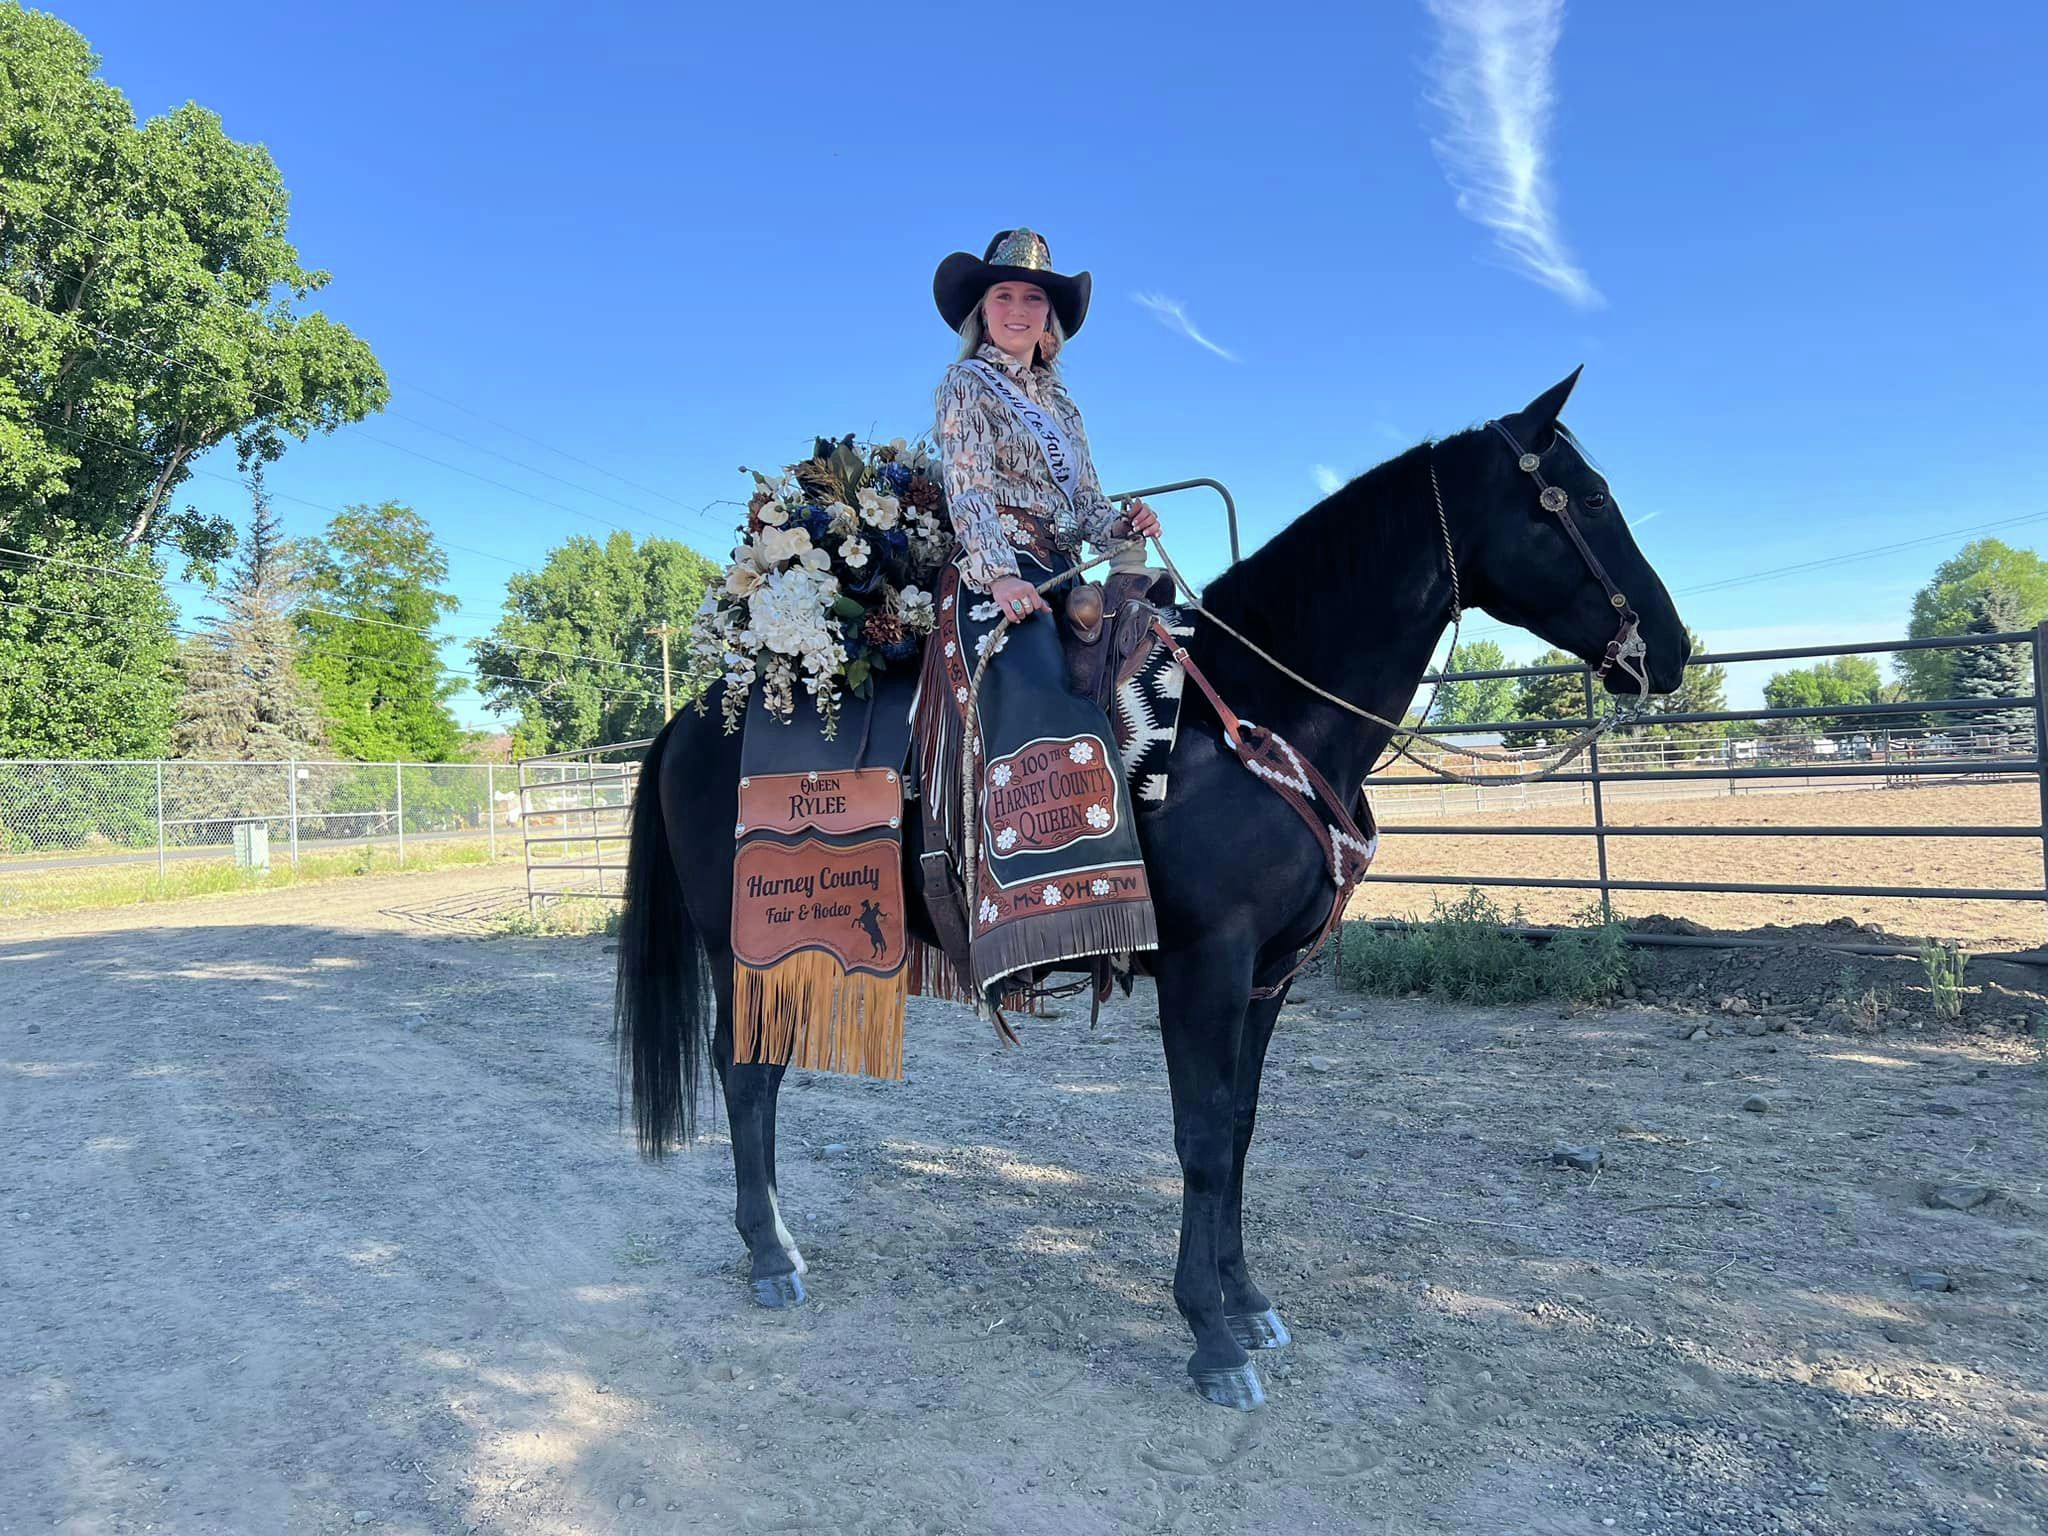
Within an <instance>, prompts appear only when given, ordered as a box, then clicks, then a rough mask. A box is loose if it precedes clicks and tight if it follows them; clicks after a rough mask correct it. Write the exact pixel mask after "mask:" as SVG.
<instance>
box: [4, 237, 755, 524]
mask: <svg viewBox="0 0 2048 1536" xmlns="http://www.w3.org/2000/svg"><path fill="white" fill-rule="evenodd" d="M28 212H29V213H30V215H31V216H33V217H36V218H41V219H47V220H48V221H50V222H51V223H53V224H61V225H63V227H64V228H66V229H68V230H70V231H71V232H72V233H73V234H77V235H82V236H83V237H84V238H86V239H87V240H90V241H92V242H93V243H94V244H95V245H98V246H100V247H101V248H102V249H105V250H110V251H111V250H115V249H116V248H115V246H114V243H113V241H112V240H111V239H110V238H108V237H107V236H105V235H96V234H94V233H93V232H92V231H91V230H89V229H85V228H83V227H81V226H79V225H77V224H74V223H72V222H71V221H70V220H69V219H66V218H61V217H59V216H58V215H57V214H54V213H52V212H50V211H49V210H48V209H46V208H32V209H29V210H28ZM188 237H189V236H188ZM119 254H122V255H126V256H132V257H133V258H134V260H135V261H136V262H137V263H138V264H139V265H141V266H143V267H146V268H147V267H152V266H153V265H154V264H153V263H151V262H150V261H149V259H148V258H147V257H146V256H144V255H143V254H142V252H141V251H139V250H138V251H132V252H131V251H121V252H120V253H119ZM191 286H192V288H193V290H194V291H195V292H197V293H198V294H199V297H200V300H201V302H202V303H205V304H217V305H221V306H223V307H225V308H227V309H230V310H233V311H234V312H235V313H237V314H246V313H248V311H247V309H246V308H245V307H243V306H240V305H236V304H233V303H231V302H229V301H228V300H227V299H225V298H223V297H222V296H220V295H219V294H217V293H215V292H213V291H211V290H209V289H208V288H207V286H206V285H205V284H204V283H201V282H199V281H197V280H193V281H192V283H191ZM36 307H37V308H42V306H40V305H38V306H36ZM44 313H45V314H56V311H54V310H49V309H45V310H44ZM58 318H59V319H71V318H73V317H71V316H65V315H59V316H58ZM87 329H95V328H94V327H91V326H89V325H88V327H87ZM98 334H104V333H98ZM111 339H113V340H116V341H123V342H125V338H121V337H114V338H111ZM138 345H139V344H138ZM150 355H152V356H154V355H155V354H150ZM160 360H163V361H168V360H167V359H160ZM385 377H386V379H387V380H389V381H390V382H392V383H393V384H396V383H397V380H396V379H393V378H392V377H391V375H389V374H386V375H385ZM407 387H408V388H411V389H414V390H416V391H417V392H418V393H420V394H423V395H426V396H427V397H429V398H430V399H434V400H439V401H440V402H441V403H442V404H444V405H448V406H452V407H453V408H454V409H456V410H458V411H461V412H462V413H463V414H464V415H466V416H474V417H475V418H476V419H477V420H478V421H481V422H484V423H485V424H487V425H489V426H492V427H495V428H496V429H497V430H498V431H500V432H505V433H509V434H510V435H512V436H513V437H517V438H521V439H523V440H525V441H526V442H529V443H532V444H533V445H534V446H535V447H538V448H544V449H546V450H547V451H548V452H549V453H552V454H555V455H556V456H558V457H560V458H564V459H568V460H569V461H570V462H572V463H575V464H580V465H582V466H583V467H585V468H586V469H593V470H595V471H597V473H599V474H601V475H604V476H606V477H608V478H610V479H613V480H616V481H618V482H619V483H620V484H621V485H626V486H630V487H632V488H633V489H634V490H636V491H639V492H641V493H642V494H643V495H647V496H652V497H654V498H655V499H656V500H657V501H665V502H668V503H669V504H670V505H671V506H674V507H678V508H680V509H681V510H683V511H685V512H688V513H689V514H690V515H691V516H693V517H697V518H702V519H704V520H705V521H706V522H710V521H711V518H710V516H709V508H710V507H713V506H717V505H719V504H720V503H719V502H717V501H713V502H709V503H706V505H705V506H703V507H693V506H691V505H690V503H688V502H687V501H684V500H683V499H682V498H681V497H678V496H673V495H671V494H669V493H668V492H666V491H662V490H657V489H656V488H655V487H653V486H648V485H642V484H640V483H639V482H638V481H636V480H631V479H628V478H627V477H626V476H624V475H621V474H619V473H617V472H616V471H614V470H610V469H607V468H606V467H605V466H604V465H602V464H599V463H596V462H594V461H593V460H590V459H586V458H583V457H581V456H580V455H577V454H573V453H570V452H569V451H568V450H567V449H564V448H557V447H556V446H555V445H554V444H552V443H549V442H547V441H546V440H545V439H542V438H538V437H535V436H533V435H532V434H531V433H529V432H523V431H521V430H520V429H519V428H517V427H511V426H507V425H505V424H504V423H503V422H499V421H494V420H493V419H492V418H490V417H489V416H486V415H484V414H483V413H482V412H481V411H477V410H473V409H471V408H470V407H469V406H466V405H463V404H462V403H460V402H459V401H456V400H451V399H449V398H448V397H447V396H445V395H441V394H437V393H435V392H434V391H433V390H430V389H426V388H423V387H421V386H418V385H408V386H407ZM257 397H258V398H259V399H272V397H269V396H265V395H262V394H260V392H259V393H258V396H257ZM272 403H274V404H277V405H284V402H283V401H278V400H274V399H272ZM285 408H286V409H290V407H289V406H285ZM385 414H387V415H389V416H391V417H393V418H395V419H396V420H399V421H407V422H411V423H412V424H413V425H414V426H417V427H421V428H424V429H425V430H426V431H429V432H432V433H435V434H436V435H438V436H441V437H445V438H448V439H450V440H451V441H453V442H457V443H460V444H462V445H463V446H464V447H466V448H472V449H474V450H475V451H477V452H478V453H482V454H488V455H489V456H490V457H492V458H497V459H503V460H504V461H505V462H506V463H508V464H511V465H514V466H515V467H517V468H519V469H523V470H526V471H527V472H528V473H529V474H536V475H540V476H541V477H542V478H544V479H548V480H553V481H554V482H555V483H556V484H558V485H565V486H567V487H569V488H570V489H571V490H575V491H581V492H583V493H584V494H585V495H587V496H595V497H597V498H598V499H599V500H600V501H609V502H610V503H611V504H612V505H614V506H617V507H623V508H624V509H625V510H626V511H628V512H631V513H633V514H634V515H635V516H638V517H653V518H655V519H656V520H657V521H663V522H668V521H670V520H669V519H666V518H663V517H661V516H660V514H659V513H653V512H649V511H647V510H646V509H645V508H642V507H636V506H634V505H632V504H631V503H630V502H624V501H620V500H619V499H618V498H617V497H615V496H611V495H608V494H607V493H606V492H603V491H599V490H595V489H593V488H591V487H589V486H585V485H579V484H577V483H576V482H575V481H573V480H568V479H565V478H563V477H562V476H560V475H556V474H553V473H551V472H550V471H548V470H545V469H541V468H540V467H538V466H537V465H533V464H528V463H526V462H525V461H523V460H520V459H515V458H513V457H511V456H510V455H509V454H505V453H500V452H499V451H498V450H497V449H495V448H488V447H485V446H484V445H483V444H482V443H477V442H472V441H471V440H470V439H468V438H466V437H462V436H460V435H459V434H457V433H454V432H450V431H448V430H447V429H446V428H445V427H438V426H435V425H434V424H433V423H432V422H430V421H427V420H425V419H423V418H421V417H418V416H414V415H412V414H410V413H409V412H406V411H399V410H393V409H391V408H389V407H386V411H385ZM365 435H370V434H365ZM373 440H374V441H380V442H381V441H386V440H385V439H378V438H374V437H373ZM390 446H396V445H390ZM672 526H676V527H681V526H682V525H681V524H679V523H678V524H672ZM714 526H715V525H714Z"/></svg>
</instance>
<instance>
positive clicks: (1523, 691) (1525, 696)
mask: <svg viewBox="0 0 2048 1536" xmlns="http://www.w3.org/2000/svg"><path fill="white" fill-rule="evenodd" d="M1530 665H1531V666H1537V667H1576V666H1580V665H1583V663H1581V662H1580V660H1579V658H1578V657H1576V656H1574V655H1572V653H1571V652H1569V651H1560V650H1555V649H1553V650H1548V651H1545V652H1544V653H1543V654H1542V655H1541V656H1538V657H1537V658H1536V659H1535V661H1533V662H1531V663H1530ZM1508 714H1509V715H1510V716H1511V717H1512V718H1514V719H1516V720H1583V719H1584V718H1585V715H1586V683H1585V679H1584V678H1583V677H1582V676H1580V674H1579V673H1577V672H1557V673H1552V674H1551V675H1549V676H1547V677H1525V678H1523V679H1522V683H1521V686H1520V687H1519V688H1518V689H1517V690H1516V691H1515V697H1514V701H1513V702H1512V703H1511V704H1510V705H1509V706H1508ZM1570 734H1571V731H1570V729H1568V728H1567V729H1561V730H1554V731H1510V732H1509V733H1508V736H1509V744H1510V745H1512V746H1517V747H1531V746H1534V745H1535V744H1536V743H1537V742H1538V741H1544V742H1555V741H1558V740H1560V739H1562V738H1564V737H1566V736H1569V735H1570Z"/></svg>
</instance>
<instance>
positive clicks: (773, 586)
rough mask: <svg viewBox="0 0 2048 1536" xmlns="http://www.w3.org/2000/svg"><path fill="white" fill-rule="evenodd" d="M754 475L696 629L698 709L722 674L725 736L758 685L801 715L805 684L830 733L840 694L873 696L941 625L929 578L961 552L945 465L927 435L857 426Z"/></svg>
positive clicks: (693, 660) (688, 672)
mask: <svg viewBox="0 0 2048 1536" xmlns="http://www.w3.org/2000/svg"><path fill="white" fill-rule="evenodd" d="M742 468H743V469H744V466H742ZM745 472H746V473H748V474H751V475H753V477H754V481H755V486H754V494H753V496H752V497H751V498H750V499H749V500H748V502H747V521H746V526H745V527H744V528H742V529H740V530H739V532H740V543H739V545H738V546H737V547H736V548H735V549H734V550H733V552H732V564H731V565H730V566H729V567H728V568H727V569H726V573H725V582H724V585H723V586H722V587H720V588H719V589H717V590H715V591H713V592H712V593H711V595H710V596H708V597H707V598H705V600H704V605H703V607H701V608H700V609H698V610H697V617H696V619H695V621H694V622H693V623H692V625H691V627H690V658H689V662H688V663H687V666H686V668H685V673H684V676H685V680H686V683H687V685H688V686H689V687H690V688H691V689H693V690H694V691H695V692H696V695H697V698H698V707H699V708H700V709H702V708H703V707H704V700H705V697H706V691H707V690H708V689H709V687H710V685H711V684H712V683H715V682H719V681H723V682H724V684H725V698H724V703H723V707H722V712H723V716H724V720H725V729H726V731H727V732H728V733H730V732H734V731H737V730H738V729H739V728H740V724H741V722H742V721H744V720H745V719H746V715H747V699H748V696H749V695H750V694H751V693H752V691H753V689H754V686H755V684H756V683H758V684H759V685H760V687H761V697H762V702H763V703H764V704H765V705H766V707H767V708H768V710H769V711H770V713H772V714H774V715H775V716H776V717H777V718H778V719H781V720H783V721H785V722H786V721H788V720H789V719H791V718H792V716H793V715H794V714H795V711H796V693H797V686H798V683H799V681H801V683H802V686H803V690H804V692H806V693H808V694H809V695H810V696H811V698H812V700H813V701H814V702H815V705H816V708H817V711H818V717H819V719H820V720H821V721H822V722H823V723H824V730H825V734H826V736H828V737H829V736H831V735H833V734H834V732H835V731H836V730H837V728H838V723H839V703H840V696H841V695H842V694H843V693H851V694H854V695H856V696H859V697H862V698H865V697H868V696H869V695H870V694H871V692H872V691H873V687H874V683H873V678H874V675H875V673H877V672H879V671H882V670H883V669H885V668H886V667H888V666H889V665H890V663H892V662H902V661H908V660H910V659H911V658H913V657H915V656H916V655H917V652H918V646H919V643H920V642H921V641H922V640H923V638H924V637H925V636H926V635H928V634H930V633H931V632H932V625H933V623H934V622H935V620H936V617H937V615H936V613H935V612H934V610H933V607H932V588H933V586H934V584H935V583H936V582H937V580H938V575H939V571H940V569H941V568H942V567H943V566H944V565H945V563H946V561H947V560H949V559H950V558H951V557H952V554H953V532H952V525H951V524H950V523H949V522H948V521H947V519H946V498H945V493H944V491H943V489H942V488H941V486H940V483H939V471H938V465H937V464H936V463H935V462H933V460H932V459H931V458H930V456H929V455H928V454H927V453H926V452H925V449H924V445H923V444H922V443H920V444H918V445H917V446H915V447H912V446H910V445H908V444H906V443H905V442H904V441H903V439H902V438H900V437H899V438H897V439H896V440H895V441H894V442H890V443H883V444H872V443H856V442H855V441H854V439H853V437H852V436H851V435H848V436H846V437H843V438H839V439H837V440H834V439H832V438H822V437H821V438H819V439H818V440H817V444H816V447H815V449H814V450H813V452H812V455H811V457H810V458H808V459H806V460H805V461H804V462H803V463H801V464H793V465H791V466H790V467H789V468H788V469H787V470H785V471H784V472H783V473H782V474H781V475H779V476H777V477H775V478H774V479H770V478H769V477H768V476H766V475H764V474H762V473H761V472H760V471H759V470H746V471H745Z"/></svg>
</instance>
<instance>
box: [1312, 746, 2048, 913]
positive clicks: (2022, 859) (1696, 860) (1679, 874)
mask: <svg viewBox="0 0 2048 1536" xmlns="http://www.w3.org/2000/svg"><path fill="white" fill-rule="evenodd" d="M2040 811H2041V803H2040V795H2039V792H2038V791H2037V790H2036V789H2035V787H2034V786H2033V785H2032V784H2031V783H2017V784H2016V783H2009V782H2008V783H2000V784H1958V785H1950V786H1946V787H1941V788H1915V789H1889V788H1886V789H1871V790H1867V791H1823V792H1813V793H1794V794H1745V795H1737V796H1734V797H1729V796H1719V797H1715V798H1702V799H1697V800H1669V801H1658V802H1649V801H1636V802H1629V801H1626V800H1624V801H1622V802H1620V803H1619V804H1616V803H1614V802H1612V801H1610V802H1609V804H1608V807H1607V818H1608V821H1609V823H1610V824H1611V825H1613V824H1618V825H1633V826H1701V825H1715V826H1965V825H1969V826H1986V825H1998V826H2037V825H2039V824H2040V819H2041V818H2040ZM1461 820H1463V821H1464V822H1465V823H1466V824H1475V823H1477V824H1484V825H1488V826H1492V825H1499V826H1503V827H1507V826H1584V827H1586V828H1588V829H1589V831H1590V829H1591V826H1592V811H1591V808H1590V807H1587V806H1569V805H1558V806H1551V807H1546V808H1543V809H1540V810H1526V811H1516V812H1511V813H1507V814H1502V815H1493V814H1487V815H1485V816H1483V817H1481V816H1467V817H1464V818H1461ZM1395 825H1398V826H1401V827H1411V826H1412V827H1417V828H1418V829H1421V830H1418V831H1416V832H1412V833H1411V832H1407V831H1401V832H1397V833H1395V834H1393V835H1390V836H1388V837H1386V838H1385V839H1384V840H1383V841H1382V842H1381V844H1380V855H1379V859H1378V861H1377V862H1376V863H1375V864H1374V866H1373V873H1374V874H1375V875H1381V874H1411V873H1412V874H1427V873H1436V872H1444V873H1447V874H1448V873H1452V872H1455V873H1456V874H1458V875H1520V876H1528V877H1548V878H1561V879H1588V880H1589V879H1593V878H1595V877H1596V876H1597V875H1598V873H1599V865H1598V862H1597V856H1596V854H1595V851H1594V845H1593V840H1592V838H1591V837H1590V836H1588V837H1585V838H1566V837H1554V838H1553V837H1485V836H1469V837H1468V836H1449V837H1446V836H1432V835H1430V834H1429V833H1428V832H1427V830H1426V828H1427V826H1428V823H1424V822H1416V821H1402V822H1399V823H1396V824H1395ZM1607 858H1608V872H1609V874H1610V876H1612V877H1613V878H1615V879H1623V880H1703V881H1716V882H1721V881H1727V882H1738V881H1739V882H1748V881H1755V882H1766V883H1773V884H1787V885H1929V886H1939V885H1948V886H1978V887H2005V888H2010V889H2024V888H2035V889H2038V888H2040V886H2041V885H2042V850H2041V844H2040V843H2039V842H2038V841H2036V840H2034V839H2032V838H2024V837H2003V838H1969V837H1939V838H1936V837H1919V838H1897V839H1893V838H1883V839H1879V838H1864V837H1824V836H1823V837H1755V838H1747V837H1697V838H1695V837H1617V838H1611V839H1609V840H1608V844H1607ZM1465 889H1469V887H1465V886H1461V885H1460V884H1458V883H1457V881H1456V880H1447V881H1445V882H1444V883H1443V884H1441V885H1434V884H1432V885H1392V884H1375V883H1373V882H1372V881H1370V880H1369V881H1368V882H1367V883H1366V885H1365V886H1364V887H1363V888H1361V890H1360V891H1359V894H1358V896H1357V897H1356V898H1355V900H1354V901H1353V903H1352V913H1353V915H1354V916H1359V917H1382V916H1390V917H1408V916H1412V915H1415V914H1417V913H1426V912H1427V911H1428V910H1429V908H1430V904H1431V902H1432V901H1433V900H1435V899H1436V898H1438V897H1443V898H1445V899H1452V898H1455V897H1456V896H1457V895H1458V894H1459V892H1460V891H1462V890H1465ZM1495 894H1496V895H1497V896H1498V897H1499V898H1500V899H1501V900H1502V901H1504V902H1505V903H1507V904H1510V905H1512V904H1515V903H1520V905H1521V906H1522V908H1523V909H1524V911H1525V912H1526V913H1527V915H1528V917H1529V919H1530V920H1531V921H1534V922H1540V923H1561V922H1566V921H1569V920H1570V917H1571V915H1572V914H1573V913H1574V912H1577V911H1579V910H1581V909H1583V908H1584V906H1585V905H1586V903H1587V901H1588V900H1597V899H1598V898H1597V895H1595V894H1594V893H1590V892H1586V891H1579V890H1561V891H1553V890H1515V889H1509V888H1501V889H1498V890H1496V892H1495ZM1614 910H1615V912H1616V914H1617V915H1619V916H1623V917H1643V916H1648V915H1651V914H1653V913H1663V914H1667V915H1670V916H1674V917H1686V918H1691V919H1692V920H1694V921H1695V922H1700V923H1705V924H1707V925H1709V926H1710V927H1715V928H1725V929H1746V928H1755V927H1760V926H1762V925H1764V924H1772V923H1774V924H1791V923H1824V922H1827V921H1829V920H1831V919H1834V918H1840V917H1848V918H1852V919H1854V920H1855V921H1857V922H1859V923H1865V922H1867V923H1876V924H1879V925H1881V926H1882V927H1884V928H1885V929H1886V930H1887V931H1889V932H1891V933H1895V934H1898V935H1901V936H1905V937H1917V936H1920V935H1928V936H1932V937H1934V938H1938V939H1959V940H1962V941H1963V942H1965V943H1966V944H1968V945H1970V946H1972V947H1974V948H1980V949H2002V948H2031V947H2033V946H2035V945H2038V944H2041V943H2042V942H2043V941H2044V940H2048V923H2044V918H2043V913H2042V909H2041V907H2039V906H2037V905H2032V904H2028V903H2023V902H1988V901H1957V900H1952V899H1947V898H1937V897H1913V898H1904V897H1837V896H1742V895H1701V894H1692V893H1681V892H1671V891H1645V892H1618V893H1617V894H1616V895H1615V897H1614Z"/></svg>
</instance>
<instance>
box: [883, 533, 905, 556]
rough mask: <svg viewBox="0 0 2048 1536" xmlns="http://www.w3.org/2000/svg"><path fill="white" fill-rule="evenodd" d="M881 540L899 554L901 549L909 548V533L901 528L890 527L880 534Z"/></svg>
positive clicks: (901, 551)
mask: <svg viewBox="0 0 2048 1536" xmlns="http://www.w3.org/2000/svg"><path fill="white" fill-rule="evenodd" d="M882 542H883V543H884V544H886V545H888V546H889V548H890V549H892V550H893V551H895V552H896V553H897V554H899V555H900V554H902V553H903V551H905V550H906V549H908V548H910V535H909V534H907V533H905V532H904V531H903V530H902V529H901V528H891V529H890V530H889V531H888V532H887V533H884V534H883V535H882Z"/></svg>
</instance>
